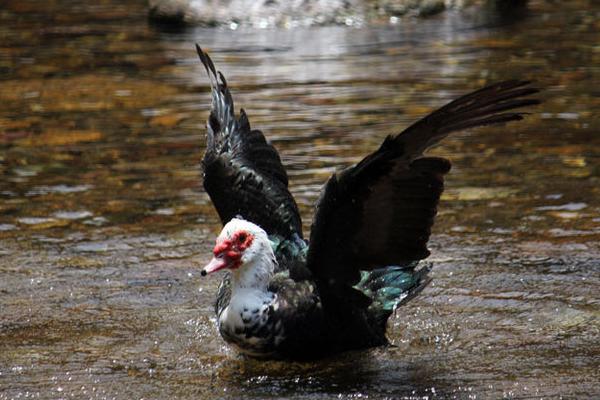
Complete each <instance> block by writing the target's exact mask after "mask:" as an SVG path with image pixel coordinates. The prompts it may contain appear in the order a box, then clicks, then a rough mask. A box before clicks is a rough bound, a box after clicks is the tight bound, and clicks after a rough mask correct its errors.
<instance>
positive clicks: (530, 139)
mask: <svg viewBox="0 0 600 400" xmlns="http://www.w3.org/2000/svg"><path fill="white" fill-rule="evenodd" d="M564 3H567V2H564ZM582 10H585V11H582ZM599 17H600V6H599V5H598V4H594V3H593V2H592V1H572V2H568V5H559V4H558V3H557V4H554V5H549V4H546V3H544V2H538V1H532V2H530V7H529V11H528V12H520V13H517V14H515V15H511V16H500V15H497V14H493V13H490V14H488V15H481V14H480V15H477V16H472V15H462V16H459V15H454V14H450V15H445V16H441V17H437V18H434V19H429V20H424V21H413V20H401V21H400V23H398V24H396V25H389V26H376V27H370V28H361V29H356V28H343V27H329V28H315V29H310V30H302V29H298V30H289V31H281V30H243V29H238V30H225V29H202V28H197V29H192V28H190V29H187V30H180V31H173V30H169V29H165V28H164V27H158V26H152V25H148V23H147V20H146V15H145V2H143V1H139V2H131V3H130V4H127V5H121V2H116V1H114V0H106V1H102V2H99V3H98V4H97V5H95V6H81V5H79V3H77V2H69V1H58V2H38V1H12V2H8V3H5V4H3V6H2V7H1V8H0V22H1V23H0V36H1V37H2V38H3V39H2V44H1V45H0V80H1V82H0V105H1V107H0V174H1V175H2V180H1V181H0V198H1V202H0V256H1V257H2V263H1V265H0V274H1V276H2V279H1V280H0V399H12V398H44V399H56V398H99V399H104V398H106V399H109V398H110V399H112V398H115V399H130V398H194V399H198V398H200V399H212V398H225V399H227V398H232V399H233V398H240V397H244V398H289V397H292V396H293V397H294V398H306V399H321V398H334V397H338V398H499V397H506V398H542V397H543V398H547V397H559V396H563V397H565V398H597V397H599V396H600V389H599V384H600V373H599V372H598V371H599V369H598V360H599V358H600V347H599V346H598V340H599V338H600V298H599V296H598V285H599V284H600V240H599V239H600V200H599V199H600V185H599V178H598V169H599V162H598V161H599V154H600V135H599V134H598V131H599V130H600V119H599V118H598V115H600V90H599V89H600V68H599V67H598V66H599V65H600V47H599V46H598V43H600V23H599V22H598V21H600V18H599ZM194 42H198V43H199V44H201V45H202V46H203V47H204V48H206V49H207V50H208V51H209V52H210V54H211V56H212V57H213V59H214V61H215V63H216V64H217V66H218V67H219V68H220V69H221V70H222V71H223V72H224V73H225V75H226V77H227V78H228V80H229V82H230V84H231V86H232V88H233V91H234V96H235V99H236V103H237V106H238V107H244V108H245V109H246V110H247V112H248V114H249V117H250V120H251V123H252V124H253V126H254V127H257V128H260V129H262V130H264V131H265V132H266V134H267V135H268V137H269V138H270V139H271V140H272V141H273V143H274V144H275V146H276V147H277V148H278V149H279V150H280V152H281V154H282V158H283V161H284V163H285V164H286V167H287V168H288V171H289V174H290V181H291V190H292V192H293V193H294V195H295V196H296V198H297V199H298V202H299V204H300V207H301V211H302V216H303V219H304V223H305V226H306V229H308V228H309V226H310V218H311V215H312V205H313V203H314V201H315V200H316V198H317V196H318V192H319V189H320V187H321V185H322V184H323V182H324V181H325V179H327V177H328V176H329V175H330V174H331V173H332V172H333V171H334V170H336V169H339V168H342V167H344V166H347V165H350V164H352V163H354V162H356V161H358V160H360V158H361V157H362V156H364V155H365V154H367V153H368V152H369V151H372V150H374V149H375V148H376V147H377V146H378V144H379V143H380V142H381V141H382V140H383V138H384V137H385V136H386V135H387V134H390V133H395V132H398V131H400V129H401V128H402V127H405V126H407V124H409V123H410V122H411V121H414V120H415V119H417V118H419V117H420V116H422V115H423V114H424V113H426V112H428V111H430V110H432V109H433V108H434V107H437V106H439V105H441V104H443V103H444V102H446V101H448V100H450V99H452V98H454V97H455V96H457V95H459V94H461V93H465V92H466V91H468V90H470V89H474V88H477V87H479V86H481V85H483V84H485V83H486V82H491V81H497V80H501V79H509V78H524V79H535V80H536V83H537V85H538V86H539V87H541V88H543V89H544V91H543V94H542V95H541V97H542V98H543V99H544V104H543V105H542V106H540V107H537V108H535V109H532V110H531V111H532V115H530V116H528V118H527V119H526V120H525V121H522V122H519V123H512V124H510V125H507V126H504V127H494V128H485V129H478V130H473V131H468V132H465V133H460V134H456V135H453V136H451V137H449V138H447V139H446V140H445V141H444V142H443V143H442V144H441V145H440V146H438V147H436V148H435V149H433V150H432V151H431V153H432V154H436V155H442V156H447V157H449V158H450V159H451V160H452V161H453V170H452V172H451V173H450V174H449V176H448V178H447V184H446V186H447V191H446V193H445V195H444V199H443V201H442V204H441V205H440V212H439V215H438V219H437V222H436V225H435V230H434V235H433V236H432V238H431V242H430V246H431V249H432V256H431V257H430V259H431V261H433V262H434V263H435V268H434V271H433V277H434V282H433V283H432V284H431V285H430V287H429V288H427V289H426V290H425V291H424V292H423V293H422V295H421V296H419V297H418V298H417V299H415V300H413V301H412V302H411V303H409V304H408V305H406V306H405V307H403V308H401V309H400V310H398V312H397V313H396V315H395V316H394V317H393V318H392V319H391V320H390V339H391V341H392V342H393V343H394V345H395V346H396V347H393V348H385V349H384V348H382V349H374V350H370V351H363V352H351V353H347V354H343V355H341V356H339V357H335V358H332V359H328V360H322V361H319V362H315V363H282V362H257V361H252V360H245V359H242V358H240V357H239V356H237V355H236V354H235V353H234V352H233V351H231V350H230V349H228V348H227V346H225V345H224V344H223V342H222V341H221V339H220V337H219V336H218V334H217V332H216V329H215V324H214V317H213V312H212V300H213V297H214V294H215V291H216V286H217V284H218V279H215V278H213V279H208V280H206V279H201V278H200V275H199V273H198V272H199V268H200V267H201V266H202V265H203V263H205V262H206V261H207V260H208V255H209V250H210V248H211V245H212V243H213V240H214V235H215V234H216V233H217V232H218V231H219V228H220V226H219V223H218V220H217V218H216V215H215V212H214V211H213V209H212V206H211V204H210V202H209V200H208V197H207V196H206V194H205V193H204V192H203V190H202V185H201V173H200V167H199V163H200V159H201V156H202V153H203V146H204V121H205V120H206V117H207V114H208V109H207V107H208V104H209V96H208V86H207V83H208V82H207V79H206V77H205V74H204V71H203V69H202V67H201V65H200V63H199V62H198V61H197V58H196V55H195V53H194V49H193V43H194Z"/></svg>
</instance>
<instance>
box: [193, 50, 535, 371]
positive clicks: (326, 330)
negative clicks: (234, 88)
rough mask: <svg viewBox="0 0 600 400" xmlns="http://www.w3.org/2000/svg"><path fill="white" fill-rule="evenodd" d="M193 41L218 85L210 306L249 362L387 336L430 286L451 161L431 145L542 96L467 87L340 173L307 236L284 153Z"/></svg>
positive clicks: (210, 189) (209, 169)
mask: <svg viewBox="0 0 600 400" xmlns="http://www.w3.org/2000/svg"><path fill="white" fill-rule="evenodd" d="M196 50H197V53H198V56H199V58H200V61H201V63H202V64H203V66H204V68H205V70H206V73H207V75H208V78H209V81H210V88H211V110H210V115H209V117H208V121H207V124H206V128H207V139H206V151H205V154H204V156H203V159H202V167H203V186H204V189H205V190H206V192H207V193H208V195H209V197H210V199H211V201H212V203H213V204H214V207H215V209H216V211H217V214H218V215H219V218H220V220H221V223H222V225H223V228H222V230H221V232H220V234H219V235H218V237H217V238H216V241H215V245H214V248H213V250H212V258H211V260H210V261H209V262H208V264H206V266H204V268H203V269H202V270H201V275H202V276H207V275H211V274H215V273H218V272H219V271H225V274H224V276H223V278H222V281H221V283H220V285H219V288H218V290H217V294H216V301H215V305H214V311H215V314H216V317H217V318H216V320H217V326H218V331H219V333H220V335H221V337H222V338H223V339H224V340H225V341H226V342H227V343H228V344H230V345H231V346H232V347H234V348H235V349H236V350H237V351H238V352H239V353H241V354H243V355H246V356H249V357H253V358H271V359H292V360H299V359H316V358H321V357H326V356H330V355H333V354H336V353H340V352H344V351H349V350H361V349H367V348H371V347H375V346H384V345H388V344H389V340H388V339H387V336H386V326H387V322H388V319H389V318H390V316H391V315H392V314H393V313H394V312H395V310H396V309H397V308H398V307H400V306H402V305H403V304H405V303H406V302H408V301H409V300H411V299H413V298H414V297H415V296H417V295H418V294H419V293H421V292H422V291H423V289H425V287H427V285H428V284H429V283H430V282H431V277H430V276H429V273H430V271H431V268H432V264H431V263H428V262H427V261H426V260H425V259H426V258H427V257H428V256H429V255H430V251H429V250H428V248H427V243H428V241H429V238H430V235H431V229H432V226H433V222H434V218H435V216H436V213H437V207H438V203H439V200H440V196H441V194H442V192H443V190H444V175H446V174H447V173H448V172H449V171H450V166H451V164H450V162H449V161H448V160H447V159H446V158H442V157H433V156H426V155H424V152H425V151H426V150H427V149H428V148H430V147H431V146H433V145H434V144H436V143H438V142H439V141H440V140H442V139H443V138H444V137H446V136H447V135H449V134H450V133H452V132H456V131H461V130H465V129H470V128H475V127H479V126H484V125H494V124H501V123H507V122H512V121H518V120H521V119H523V118H524V115H525V113H523V112H521V111H516V110H517V109H520V108H523V107H527V106H533V105H536V104H539V102H540V101H539V100H538V99H536V98H531V97H530V96H531V95H534V94H535V93H538V92H539V90H538V89H537V88H535V87H532V86H531V85H532V84H531V82H530V81H525V80H507V81H502V82H498V83H494V84H490V85H488V86H486V87H483V88H481V89H479V90H476V91H474V92H471V93H469V94H466V95H464V96H462V97H459V98H457V99H456V100H454V101H451V102H450V103H448V104H446V105H444V106H443V107H441V108H439V109H437V110H436V111H433V112H432V113H430V114H429V115H427V116H425V117H423V118H422V119H420V120H418V121H417V122H415V123H414V124H412V125H410V126H409V127H408V128H406V129H404V130H403V131H401V132H400V133H398V134H393V135H389V136H387V137H386V138H385V140H383V142H382V143H381V145H380V146H379V148H377V149H376V150H375V151H373V152H372V153H370V154H368V155H366V156H365V157H364V158H363V159H362V160H361V161H360V162H358V163H357V164H355V165H352V166H350V167H348V168H346V169H344V170H342V171H337V172H335V173H334V174H333V175H332V176H331V177H330V178H329V179H328V180H327V182H326V183H325V184H324V186H323V189H322V191H321V194H320V197H319V199H318V201H317V203H316V207H315V213H314V217H313V221H312V225H311V229H310V235H309V238H308V240H307V239H305V237H304V235H303V232H302V220H301V216H300V212H299V210H298V205H297V203H296V201H295V200H294V198H293V196H292V194H291V193H290V191H289V188H288V176H287V173H286V170H285V168H284V166H283V164H282V162H281V158H280V156H279V154H278V152H277V150H276V149H275V147H273V145H272V144H270V143H269V142H268V141H267V140H266V138H265V136H264V134H263V133H262V132H261V131H260V130H257V129H253V128H252V127H251V125H250V121H249V118H248V115H247V114H246V112H245V111H244V109H241V110H240V111H239V115H237V116H236V113H235V109H234V102H233V98H232V95H231V92H230V90H229V86H228V84H227V81H226V80H225V77H224V76H223V74H222V73H221V72H220V71H217V69H216V68H215V65H214V63H213V61H212V60H211V58H210V56H209V55H208V53H207V52H205V51H204V50H203V49H202V48H201V47H200V46H198V45H197V44H196Z"/></svg>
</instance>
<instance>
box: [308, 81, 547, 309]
mask: <svg viewBox="0 0 600 400" xmlns="http://www.w3.org/2000/svg"><path fill="white" fill-rule="evenodd" d="M528 84H529V82H522V81H506V82H501V83H498V84H494V85H491V86H487V87H485V88H483V89H480V90H478V91H476V92H473V93H471V94H468V95H466V96H463V97H460V98H459V99H457V100H455V101H452V102H451V103H449V104H447V105H445V106H444V107H442V108H440V109H439V110H437V111H434V112H433V113H431V114H429V115H428V116H426V117H425V118H423V119H421V120H419V121H418V122H416V123H415V124H413V125H412V126H410V127H409V128H407V129H406V130H404V131H403V132H402V133H400V134H398V135H396V136H389V137H387V138H386V139H385V141H384V142H383V144H382V145H381V147H380V148H379V149H378V150H377V151H375V152H374V153H372V154H370V155H369V156H367V157H366V158H364V159H363V160H362V161H361V162H359V163H358V164H357V165H355V166H353V167H351V168H349V169H347V170H345V171H343V172H341V173H339V174H334V175H333V176H332V177H331V178H330V179H329V181H328V182H327V184H326V186H325V188H324V191H323V193H322V195H321V199H320V200H319V203H318V205H317V211H316V215H315V218H314V222H313V225H312V229H311V237H310V247H309V252H308V260H307V263H308V268H309V269H310V270H311V271H312V272H313V274H315V276H317V277H318V279H319V281H320V282H324V283H325V284H326V285H327V288H328V289H329V290H331V289H333V290H334V292H335V291H337V292H338V293H337V296H346V298H348V296H349V295H350V296H354V295H355V291H354V290H351V289H350V288H351V287H352V286H353V285H355V284H356V283H357V282H358V281H359V278H360V274H359V270H371V269H373V268H376V267H382V266H386V265H408V264H409V263H410V262H411V261H415V260H421V259H424V258H426V257H427V256H428V255H429V251H428V250H427V241H428V240H429V236H430V233H431V227H432V225H433V220H434V217H435V214H436V212H437V204H438V201H439V198H440V195H441V193H442V191H443V189H444V175H445V174H446V173H447V172H448V171H449V170H450V162H449V161H448V160H446V159H444V158H435V157H423V152H424V151H425V150H426V149H427V148H428V147H429V146H431V145H433V144H435V143H437V142H438V141H440V140H441V139H442V138H444V137H445V136H446V135H448V134H449V133H450V132H453V131H457V130H461V129H466V128H472V127H476V126H481V125H489V124H494V123H500V122H507V121H516V120H520V119H522V118H523V117H522V114H521V113H518V112H506V111H509V110H512V109H515V108H518V107H523V106H528V105H533V104H538V103H539V101H538V100H536V99H527V98H523V97H524V96H527V95H530V94H533V93H537V92H538V90H537V89H534V88H531V87H528ZM340 291H341V292H340ZM332 294H333V293H332ZM337 296H335V297H337ZM359 297H360V296H359Z"/></svg>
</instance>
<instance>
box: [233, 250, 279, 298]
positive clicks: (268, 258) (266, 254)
mask: <svg viewBox="0 0 600 400" xmlns="http://www.w3.org/2000/svg"><path fill="white" fill-rule="evenodd" d="M276 265H277V261H276V259H275V254H274V253H273V250H272V249H271V246H265V248H264V251H262V252H261V253H260V254H258V255H257V256H255V257H254V259H253V260H252V261H250V262H248V263H246V264H245V265H243V266H242V267H240V268H239V269H237V270H234V271H233V273H232V282H231V283H232V295H235V293H236V292H240V291H242V290H244V289H254V290H258V291H261V292H266V291H267V287H268V286H269V282H270V281H271V278H272V277H273V274H274V272H275V266H276Z"/></svg>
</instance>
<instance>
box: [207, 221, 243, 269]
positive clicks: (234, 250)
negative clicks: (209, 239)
mask: <svg viewBox="0 0 600 400" xmlns="http://www.w3.org/2000/svg"><path fill="white" fill-rule="evenodd" d="M253 240H254V236H252V235H251V234H250V233H248V232H246V231H243V230H240V231H236V232H234V233H233V235H231V239H223V240H221V241H219V240H217V245H216V246H215V248H214V249H213V254H214V258H213V259H212V260H211V261H210V263H209V264H208V265H207V266H206V267H204V269H203V270H202V272H201V274H202V275H206V274H209V273H211V272H215V271H219V270H221V269H224V268H229V269H236V268H239V267H240V265H241V264H242V261H241V259H242V253H243V252H244V250H246V249H247V248H248V247H250V246H251V245H252V241H253Z"/></svg>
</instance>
